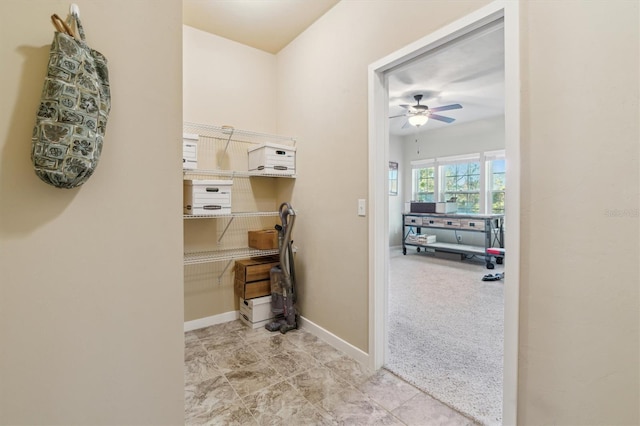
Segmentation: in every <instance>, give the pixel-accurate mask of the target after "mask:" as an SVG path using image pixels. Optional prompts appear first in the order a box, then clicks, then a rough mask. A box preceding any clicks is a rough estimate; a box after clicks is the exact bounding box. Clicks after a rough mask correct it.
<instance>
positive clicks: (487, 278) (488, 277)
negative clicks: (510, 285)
mask: <svg viewBox="0 0 640 426" xmlns="http://www.w3.org/2000/svg"><path fill="white" fill-rule="evenodd" d="M502 278H504V273H502V274H495V275H493V274H487V275H485V276H484V277H482V281H498V280H501V279H502Z"/></svg>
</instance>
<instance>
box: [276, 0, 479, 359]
mask: <svg viewBox="0 0 640 426" xmlns="http://www.w3.org/2000/svg"><path fill="white" fill-rule="evenodd" d="M486 3H488V2H478V1H458V2H447V1H429V2H415V1H408V2H405V1H395V2H387V1H374V2H360V1H343V2H340V3H338V4H337V5H336V6H335V7H334V8H333V9H331V10H330V11H329V12H328V13H327V14H326V15H325V16H323V17H322V18H321V19H320V20H318V21H316V23H315V24H314V25H313V26H312V27H311V28H309V29H308V30H307V31H306V32H305V33H303V34H302V35H301V36H300V37H298V38H297V39H296V40H294V41H293V42H292V43H291V44H289V45H288V46H287V47H286V48H285V49H284V50H282V51H281V52H280V53H279V54H278V130H279V131H280V132H281V133H288V134H295V135H296V136H297V137H298V138H299V139H300V141H301V142H300V149H299V160H298V165H299V169H300V170H299V172H298V179H297V181H296V185H295V189H294V191H293V197H292V201H293V202H294V205H296V206H298V208H299V209H300V216H299V218H298V222H297V224H296V241H297V243H298V245H299V247H300V251H299V255H298V265H300V272H299V277H300V279H299V286H300V287H301V289H300V298H299V300H300V310H301V312H302V314H303V315H304V316H305V317H306V318H308V319H310V320H311V321H313V322H315V323H316V324H318V325H320V326H321V327H324V328H326V329H327V330H329V331H331V332H332V333H334V334H336V335H337V336H338V337H340V338H342V339H344V340H346V341H348V342H349V343H351V344H352V345H354V346H356V347H358V348H360V349H361V350H363V351H365V352H367V351H368V332H369V325H368V307H369V301H368V266H367V265H368V217H359V216H357V199H358V198H367V194H368V182H367V179H368V155H367V149H368V148H367V147H368V139H367V138H368V135H367V117H368V116H367V102H368V94H367V67H368V65H369V64H370V63H372V62H374V61H376V60H378V59H380V58H382V57H383V56H385V55H387V54H390V53H392V52H393V51H395V50H397V49H399V48H401V47H403V46H405V45H406V44H408V43H410V42H413V41H415V40H417V39H419V38H421V37H423V36H425V35H427V34H429V33H431V32H433V31H434V30H436V29H438V28H440V27H442V26H443V25H445V24H447V23H449V22H451V21H453V20H455V19H456V18H458V17H461V16H464V15H465V14H467V13H470V12H471V11H473V10H475V9H477V8H478V7H480V6H481V5H483V4H486Z"/></svg>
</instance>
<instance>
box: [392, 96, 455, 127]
mask: <svg viewBox="0 0 640 426" xmlns="http://www.w3.org/2000/svg"><path fill="white" fill-rule="evenodd" d="M413 99H415V100H416V104H415V105H400V106H401V107H402V108H406V109H407V112H406V113H404V114H400V115H394V116H391V117H389V118H397V117H408V119H407V122H406V123H405V124H404V126H402V128H405V127H406V126H407V125H408V124H411V125H412V126H416V127H420V126H422V125H424V124H425V123H426V122H427V121H428V120H429V119H430V118H432V119H434V120H438V121H444V122H445V123H453V122H454V121H456V119H455V118H451V117H445V116H442V115H437V114H434V112H440V111H448V110H451V109H460V108H462V105H460V104H451V105H444V106H441V107H435V108H429V107H428V106H426V105H420V101H421V100H422V95H415V96H414V97H413Z"/></svg>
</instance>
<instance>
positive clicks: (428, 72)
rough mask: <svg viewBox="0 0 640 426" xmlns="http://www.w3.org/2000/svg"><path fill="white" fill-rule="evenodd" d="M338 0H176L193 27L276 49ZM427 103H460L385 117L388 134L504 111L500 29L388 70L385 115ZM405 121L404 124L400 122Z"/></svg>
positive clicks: (480, 32)
mask: <svg viewBox="0 0 640 426" xmlns="http://www.w3.org/2000/svg"><path fill="white" fill-rule="evenodd" d="M339 1H340V0H304V1H301V0H183V22H184V24H185V25H189V26H191V27H194V28H198V29H200V30H203V31H206V32H209V33H211V34H215V35H218V36H220V37H224V38H227V39H229V40H233V41H237V42H239V43H242V44H244V45H247V46H251V47H254V48H256V49H260V50H263V51H265V52H269V53H277V52H279V51H280V50H281V49H282V48H284V47H285V46H286V45H287V44H289V43H290V42H291V41H292V40H294V39H295V38H296V37H297V36H298V35H299V34H300V33H302V32H303V31H304V30H305V29H307V28H308V27H309V26H310V25H311V24H313V23H314V22H315V21H316V20H317V19H318V18H320V17H321V16H322V15H324V14H325V13H326V12H327V11H328V10H329V9H331V8H332V7H333V6H335V5H336V4H337V3H338V2H339ZM417 94H422V95H423V99H422V101H421V102H420V103H421V104H422V105H427V106H429V107H430V108H434V107H439V106H444V105H449V104H455V103H458V104H460V105H462V109H456V110H450V111H443V112H439V113H438V114H439V115H443V116H447V117H451V118H454V119H455V122H453V123H451V124H447V123H443V122H440V121H437V120H429V121H428V122H427V124H425V125H424V126H421V127H419V128H416V127H413V126H411V125H406V126H405V124H406V118H405V117H398V118H392V119H390V120H389V129H390V133H391V134H394V135H408V134H414V133H418V132H424V131H429V130H433V129H439V128H442V127H445V126H454V125H456V124H461V123H467V122H471V121H476V120H481V119H486V118H491V117H496V116H501V115H504V30H503V27H502V25H493V26H491V27H489V28H483V29H480V30H478V31H476V32H474V33H473V34H471V35H469V36H467V37H465V38H464V39H462V40H456V41H455V42H454V43H450V44H447V45H444V46H442V47H440V48H438V49H437V50H436V51H434V52H431V53H429V54H427V55H425V56H424V57H422V58H418V59H416V60H414V61H413V62H412V63H411V64H408V65H406V66H403V67H400V68H398V69H396V70H394V71H393V72H392V73H390V74H389V116H394V115H399V114H404V113H405V112H406V111H407V110H406V108H402V107H400V105H415V100H414V98H413V97H414V95H417ZM403 126H404V128H403Z"/></svg>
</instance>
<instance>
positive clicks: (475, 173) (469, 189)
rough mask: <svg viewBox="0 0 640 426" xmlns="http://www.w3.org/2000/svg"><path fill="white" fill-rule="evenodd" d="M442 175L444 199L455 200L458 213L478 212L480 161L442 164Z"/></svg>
mask: <svg viewBox="0 0 640 426" xmlns="http://www.w3.org/2000/svg"><path fill="white" fill-rule="evenodd" d="M442 177H443V179H442V183H443V186H442V192H443V194H444V200H445V201H453V200H455V201H456V202H457V203H458V213H479V212H480V163H479V162H478V161H473V162H468V163H456V164H447V165H444V166H442Z"/></svg>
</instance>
